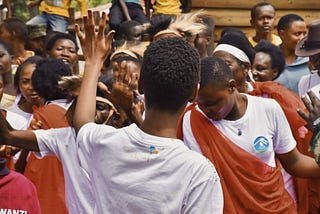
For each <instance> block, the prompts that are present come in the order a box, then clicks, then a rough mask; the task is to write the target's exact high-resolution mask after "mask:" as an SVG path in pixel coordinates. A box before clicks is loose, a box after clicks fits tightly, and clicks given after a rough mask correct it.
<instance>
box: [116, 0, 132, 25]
mask: <svg viewBox="0 0 320 214" xmlns="http://www.w3.org/2000/svg"><path fill="white" fill-rule="evenodd" d="M119 3H120V5H121V8H122V12H123V14H124V16H125V17H126V20H127V21H130V20H131V17H130V15H129V10H128V7H127V5H126V2H125V1H124V0H119Z"/></svg>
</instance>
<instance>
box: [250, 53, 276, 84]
mask: <svg viewBox="0 0 320 214" xmlns="http://www.w3.org/2000/svg"><path fill="white" fill-rule="evenodd" d="M252 75H253V79H254V80H255V81H257V82H264V81H272V80H273V78H274V70H273V69H272V59H271V57H270V55H269V54H267V53H264V52H257V53H256V56H255V58H254V62H253V65H252Z"/></svg>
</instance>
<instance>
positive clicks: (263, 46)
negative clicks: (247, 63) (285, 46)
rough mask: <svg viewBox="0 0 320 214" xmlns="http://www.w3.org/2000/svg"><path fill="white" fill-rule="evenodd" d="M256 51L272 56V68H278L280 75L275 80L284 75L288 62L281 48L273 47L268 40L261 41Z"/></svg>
mask: <svg viewBox="0 0 320 214" xmlns="http://www.w3.org/2000/svg"><path fill="white" fill-rule="evenodd" d="M254 49H255V50H256V52H263V53H266V54H268V55H269V56H270V58H271V61H272V68H273V69H275V68H278V75H277V76H276V77H275V78H274V79H276V78H278V76H279V75H280V74H281V73H282V71H283V69H284V66H285V64H286V60H285V58H284V55H283V53H282V51H281V50H280V48H279V47H277V46H275V45H273V44H272V43H271V42H269V41H267V40H261V41H260V42H259V43H258V44H257V45H256V46H255V47H254Z"/></svg>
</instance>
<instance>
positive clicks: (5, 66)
mask: <svg viewBox="0 0 320 214" xmlns="http://www.w3.org/2000/svg"><path fill="white" fill-rule="evenodd" d="M11 60H12V58H11V56H10V54H9V53H8V51H7V50H6V49H5V48H4V47H3V45H0V74H4V73H7V72H10V71H11Z"/></svg>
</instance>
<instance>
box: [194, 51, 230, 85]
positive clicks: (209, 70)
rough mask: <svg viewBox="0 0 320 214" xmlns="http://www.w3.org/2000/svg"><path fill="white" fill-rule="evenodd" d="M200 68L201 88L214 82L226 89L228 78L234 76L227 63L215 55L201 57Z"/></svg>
mask: <svg viewBox="0 0 320 214" xmlns="http://www.w3.org/2000/svg"><path fill="white" fill-rule="evenodd" d="M200 70H201V72H200V74H201V75H200V79H201V80H200V89H201V88H203V87H205V86H207V85H208V84H212V83H213V84H215V85H216V86H219V87H221V88H222V89H224V88H225V87H226V86H227V83H228V80H230V79H233V78H234V77H233V73H232V71H231V69H230V68H229V66H228V65H227V63H226V62H225V61H224V60H223V59H221V58H219V57H215V56H209V57H206V58H203V59H201V66H200Z"/></svg>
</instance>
